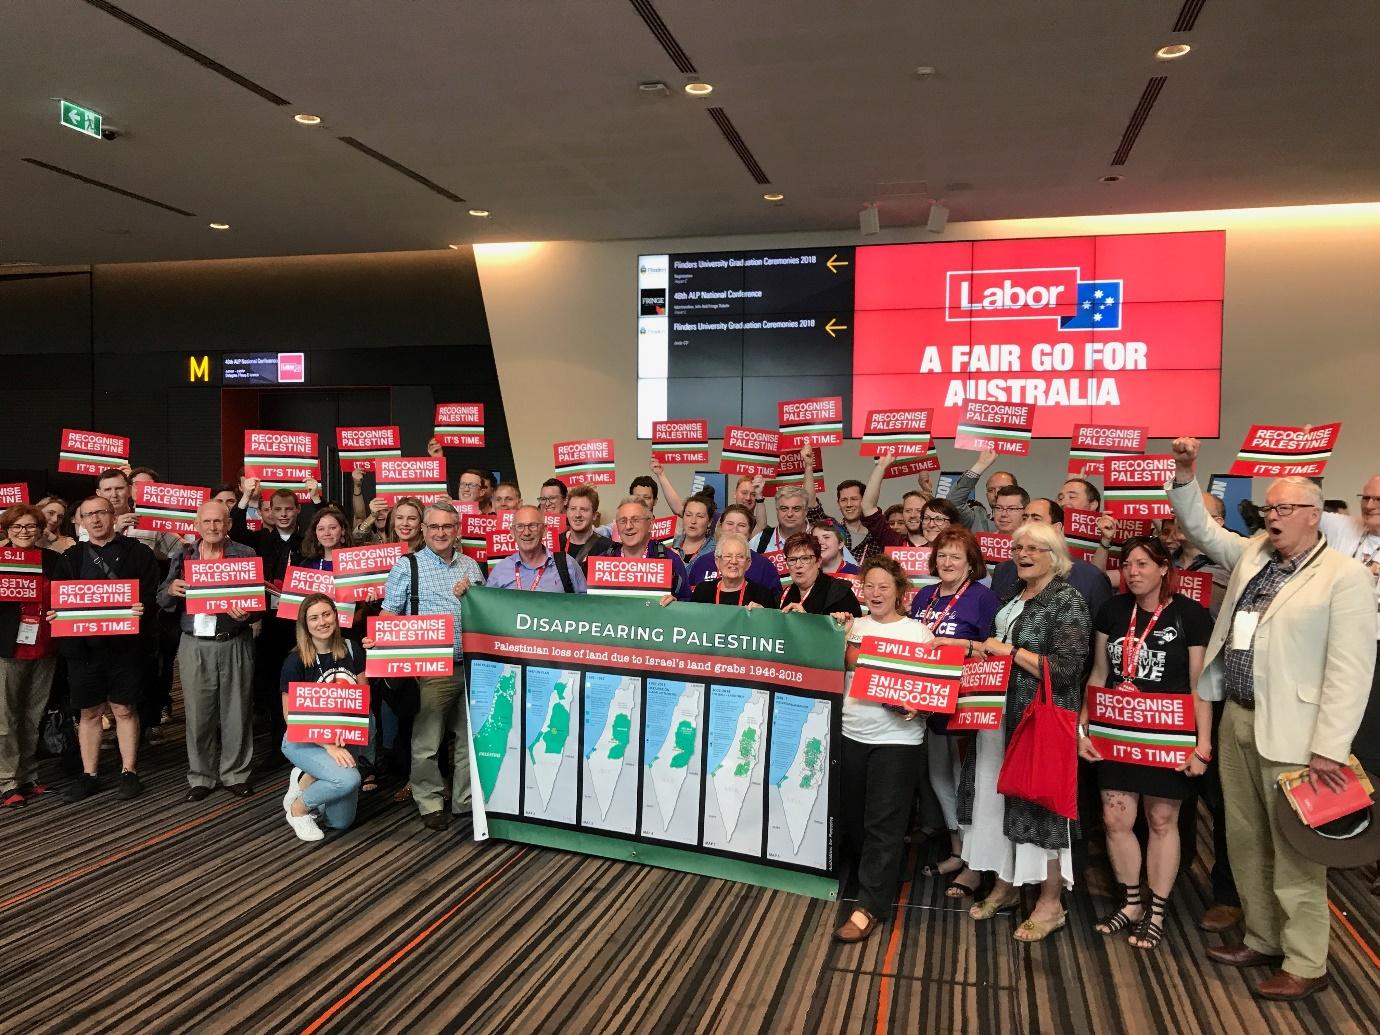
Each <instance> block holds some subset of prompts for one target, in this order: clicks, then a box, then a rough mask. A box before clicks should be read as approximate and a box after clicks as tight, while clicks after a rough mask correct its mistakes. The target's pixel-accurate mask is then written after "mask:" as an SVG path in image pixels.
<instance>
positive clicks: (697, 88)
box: [685, 83, 714, 97]
mask: <svg viewBox="0 0 1380 1035" xmlns="http://www.w3.org/2000/svg"><path fill="white" fill-rule="evenodd" d="M685 92H686V93H688V94H689V95H690V96H691V97H708V96H709V95H710V94H711V93H713V92H714V86H713V84H712V83H686V84H685Z"/></svg>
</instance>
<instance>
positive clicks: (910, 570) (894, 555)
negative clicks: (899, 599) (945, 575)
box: [886, 546, 939, 589]
mask: <svg viewBox="0 0 1380 1035" xmlns="http://www.w3.org/2000/svg"><path fill="white" fill-rule="evenodd" d="M932 553H934V547H932V546H888V547H887V548H886V555H887V556H888V557H890V558H891V559H892V560H894V561H895V562H896V563H897V564H899V565H900V566H901V567H902V568H904V569H905V572H906V574H907V575H909V576H910V584H911V585H912V586H914V587H915V588H916V589H919V588H920V587H921V586H932V585H934V584H935V583H936V582H938V581H939V578H938V576H935V575H931V574H930V555H931V554H932Z"/></svg>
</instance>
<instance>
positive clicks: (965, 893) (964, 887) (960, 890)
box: [944, 863, 983, 898]
mask: <svg viewBox="0 0 1380 1035" xmlns="http://www.w3.org/2000/svg"><path fill="white" fill-rule="evenodd" d="M965 873H969V874H972V875H973V876H974V877H976V878H977V883H976V884H973V885H968V884H964V883H963V881H961V880H959V879H958V878H959V877H962V876H963V874H965ZM982 884H983V876H982V874H981V873H979V872H978V871H977V870H975V869H973V868H972V867H970V866H969V865H968V864H967V863H964V864H963V869H961V870H959V871H958V874H957V875H956V876H955V877H954V879H953V880H951V881H949V883H948V885H947V886H946V887H945V888H944V897H945V898H972V897H973V896H974V895H976V894H977V893H978V892H979V891H981V890H982Z"/></svg>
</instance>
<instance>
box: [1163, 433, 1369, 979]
mask: <svg viewBox="0 0 1380 1035" xmlns="http://www.w3.org/2000/svg"><path fill="white" fill-rule="evenodd" d="M1173 448H1174V461H1175V464H1176V472H1175V476H1174V480H1173V481H1172V482H1171V483H1170V484H1169V486H1168V490H1169V501H1170V503H1171V504H1172V505H1173V507H1174V514H1175V517H1176V518H1177V519H1178V522H1179V528H1180V529H1181V530H1182V531H1183V534H1184V535H1185V536H1187V537H1188V539H1189V540H1190V541H1191V542H1192V543H1193V544H1194V545H1195V546H1197V547H1198V549H1200V550H1202V552H1203V553H1205V554H1207V555H1208V556H1209V557H1210V558H1212V560H1214V561H1215V562H1217V563H1218V564H1220V565H1222V567H1224V568H1226V569H1227V570H1228V571H1230V572H1231V577H1230V580H1229V581H1228V583H1227V589H1226V594H1225V596H1224V598H1223V600H1222V608H1221V611H1220V612H1219V613H1218V616H1217V623H1216V626H1215V627H1214V628H1213V633H1212V638H1211V639H1210V640H1209V641H1208V646H1207V655H1206V658H1205V661H1204V671H1203V675H1202V677H1201V678H1200V679H1199V681H1198V692H1199V694H1200V695H1202V696H1203V697H1204V698H1206V699H1208V700H1222V699H1223V698H1224V697H1225V699H1226V701H1227V704H1226V707H1225V710H1224V711H1223V714H1222V725H1221V728H1220V731H1219V745H1220V750H1221V755H1222V757H1221V760H1220V762H1219V764H1220V766H1221V776H1222V792H1223V796H1224V797H1225V799H1226V813H1227V848H1228V851H1229V853H1230V855H1231V858H1232V861H1233V863H1234V870H1235V872H1236V882H1237V887H1238V889H1239V890H1240V893H1241V905H1242V908H1243V909H1244V910H1245V917H1244V924H1245V944H1243V945H1233V946H1219V947H1214V948H1211V949H1209V950H1208V955H1209V956H1210V957H1211V958H1212V959H1214V960H1216V961H1217V962H1219V963H1225V964H1228V965H1230V966H1234V967H1252V966H1264V965H1269V966H1271V967H1274V968H1278V969H1276V970H1275V972H1274V973H1273V974H1272V975H1271V976H1270V977H1268V978H1266V979H1265V980H1263V981H1261V982H1260V983H1259V984H1258V985H1257V986H1256V992H1257V994H1259V995H1261V996H1263V997H1264V998H1267V999H1285V1000H1292V999H1302V998H1304V997H1306V996H1309V995H1312V994H1313V993H1314V992H1317V991H1319V990H1320V989H1322V988H1325V987H1327V938H1328V929H1329V925H1330V918H1329V916H1328V909H1327V868H1326V867H1325V866H1322V865H1320V864H1318V863H1314V862H1310V861H1309V860H1307V859H1305V858H1304V857H1303V856H1301V855H1299V854H1298V853H1297V852H1295V851H1294V850H1293V849H1292V848H1291V847H1290V846H1289V844H1288V842H1287V841H1285V840H1284V838H1283V836H1282V835H1281V834H1280V832H1279V829H1278V828H1277V826H1276V824H1275V810H1274V799H1275V796H1276V795H1277V794H1278V793H1279V787H1278V784H1277V783H1276V778H1277V777H1278V776H1279V774H1280V773H1282V772H1285V771H1287V770H1290V769H1298V768H1301V767H1303V766H1307V767H1308V768H1309V769H1310V770H1311V772H1312V776H1313V779H1314V780H1316V781H1317V782H1318V783H1320V784H1323V785H1326V786H1329V787H1339V786H1341V784H1342V777H1341V770H1342V768H1343V766H1344V764H1345V762H1346V759H1347V756H1348V755H1349V754H1350V753H1351V741H1352V738H1353V737H1354V736H1355V735H1356V729H1357V727H1358V726H1359V725H1360V722H1361V716H1362V714H1363V713H1364V712H1365V709H1366V699H1367V697H1368V696H1369V694H1370V680H1371V672H1372V671H1373V669H1374V667H1375V599H1374V596H1373V594H1372V589H1371V584H1370V576H1369V573H1368V572H1367V571H1366V569H1365V568H1364V567H1362V566H1361V564H1360V563H1358V562H1357V561H1354V560H1352V559H1351V558H1349V557H1346V556H1344V555H1342V554H1340V553H1338V552H1337V551H1335V550H1329V549H1328V548H1327V540H1326V539H1325V538H1323V537H1322V535H1320V533H1319V531H1318V524H1319V519H1320V517H1321V515H1322V503H1323V498H1322V492H1321V491H1320V490H1319V489H1318V487H1317V486H1316V485H1315V484H1314V483H1312V482H1310V481H1308V480H1307V479H1305V478H1281V479H1279V480H1277V481H1275V482H1273V483H1272V484H1271V485H1270V488H1269V491H1268V492H1267V493H1266V494H1265V501H1266V506H1265V507H1263V508H1262V510H1261V516H1262V517H1263V518H1264V519H1265V530H1264V531H1263V532H1261V533H1259V534H1257V535H1255V536H1253V537H1252V538H1250V539H1247V538H1244V537H1242V536H1239V535H1237V534H1236V533H1234V532H1231V531H1228V530H1227V529H1225V528H1222V527H1220V526H1219V525H1217V524H1216V523H1215V522H1214V521H1213V520H1212V519H1211V518H1209V517H1208V514H1207V511H1206V510H1205V509H1204V507H1203V500H1202V493H1201V490H1200V489H1199V487H1198V482H1197V479H1196V476H1195V473H1194V464H1195V462H1196V460H1197V456H1198V440H1197V439H1194V438H1180V439H1175V440H1174V447H1173Z"/></svg>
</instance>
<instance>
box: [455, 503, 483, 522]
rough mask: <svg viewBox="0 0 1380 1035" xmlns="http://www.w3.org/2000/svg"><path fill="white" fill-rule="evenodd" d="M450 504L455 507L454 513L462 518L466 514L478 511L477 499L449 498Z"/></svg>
mask: <svg viewBox="0 0 1380 1035" xmlns="http://www.w3.org/2000/svg"><path fill="white" fill-rule="evenodd" d="M450 505H451V506H452V507H454V508H455V513H457V514H459V515H460V516H461V517H462V518H463V517H464V516H465V515H466V514H478V513H479V501H478V500H451V501H450Z"/></svg>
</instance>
